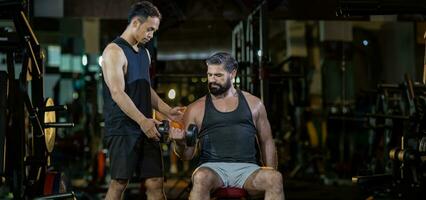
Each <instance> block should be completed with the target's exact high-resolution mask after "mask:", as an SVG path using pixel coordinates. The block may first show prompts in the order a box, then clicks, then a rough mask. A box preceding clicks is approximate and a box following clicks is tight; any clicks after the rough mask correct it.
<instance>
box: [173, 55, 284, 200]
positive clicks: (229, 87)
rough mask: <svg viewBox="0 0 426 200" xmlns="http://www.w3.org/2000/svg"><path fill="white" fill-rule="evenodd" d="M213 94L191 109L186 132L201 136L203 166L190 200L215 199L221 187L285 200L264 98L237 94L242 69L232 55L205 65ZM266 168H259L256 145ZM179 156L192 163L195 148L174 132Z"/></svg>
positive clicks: (194, 179) (194, 177) (213, 58)
mask: <svg viewBox="0 0 426 200" xmlns="http://www.w3.org/2000/svg"><path fill="white" fill-rule="evenodd" d="M206 64H207V78H208V88H209V91H210V94H207V95H206V96H204V97H202V98H200V99H198V100H197V101H195V102H194V103H192V104H191V105H189V106H188V108H187V110H186V111H185V115H184V124H185V127H186V128H185V129H187V127H188V126H189V124H195V125H196V126H197V127H198V130H200V132H199V136H198V138H199V140H200V142H199V150H200V166H199V167H198V168H197V169H196V170H195V171H194V173H193V175H192V182H193V187H192V190H191V193H190V199H191V200H202V199H203V200H204V199H206V200H207V199H210V193H211V192H213V191H214V190H216V189H217V188H219V187H238V188H244V189H245V190H247V191H248V193H249V194H250V195H256V194H259V193H264V195H265V199H268V200H271V199H274V200H277V199H279V200H282V199H284V191H283V180H282V175H281V173H280V172H278V171H277V170H276V168H277V157H276V147H275V143H274V140H273V138H272V134H271V127H270V125H269V121H268V118H267V114H266V110H265V107H264V105H263V103H262V102H261V101H260V99H259V98H257V97H255V96H253V95H251V94H249V93H247V92H244V91H240V90H238V89H236V88H234V86H233V84H232V80H233V79H234V78H235V76H236V74H237V68H238V63H237V61H236V60H235V59H234V58H233V57H232V56H231V55H230V54H229V53H216V54H214V55H212V56H211V57H209V58H208V59H207V60H206ZM256 137H257V139H258V140H259V143H260V144H259V145H260V154H261V157H263V161H264V163H263V164H264V165H265V166H264V167H260V166H259V165H258V163H259V162H258V159H257V158H256V153H257V148H256V145H257V141H256ZM170 138H171V139H172V140H174V142H175V143H176V145H175V147H176V148H175V152H176V154H177V155H178V156H180V157H181V158H182V159H191V158H192V157H193V155H194V150H195V148H194V147H188V146H186V143H185V132H184V131H183V130H181V129H175V128H171V131H170Z"/></svg>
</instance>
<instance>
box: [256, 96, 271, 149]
mask: <svg viewBox="0 0 426 200" xmlns="http://www.w3.org/2000/svg"><path fill="white" fill-rule="evenodd" d="M256 127H257V129H258V132H259V137H260V138H259V139H260V140H261V141H263V140H267V139H270V138H272V133H271V125H270V124H269V120H268V116H267V114H266V109H265V106H263V104H262V105H261V106H260V108H259V114H258V116H257V118H256Z"/></svg>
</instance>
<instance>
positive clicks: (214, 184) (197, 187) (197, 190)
mask: <svg viewBox="0 0 426 200" xmlns="http://www.w3.org/2000/svg"><path fill="white" fill-rule="evenodd" d="M192 184H193V186H192V189H191V193H190V194H189V199H190V200H210V192H211V191H213V190H215V189H217V188H219V187H220V186H222V185H223V183H222V180H221V179H220V177H219V176H218V175H217V174H216V173H215V172H214V171H212V170H210V169H208V168H206V167H201V168H199V169H197V171H195V172H194V174H193V176H192Z"/></svg>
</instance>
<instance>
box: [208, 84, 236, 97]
mask: <svg viewBox="0 0 426 200" xmlns="http://www.w3.org/2000/svg"><path fill="white" fill-rule="evenodd" d="M210 95H211V96H212V99H213V100H219V99H225V98H227V97H233V96H237V90H236V89H235V88H234V87H230V88H229V89H228V90H227V91H226V92H224V93H223V94H220V95H217V96H216V95H213V94H210Z"/></svg>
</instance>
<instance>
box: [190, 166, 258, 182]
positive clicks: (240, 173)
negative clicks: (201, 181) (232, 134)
mask: <svg viewBox="0 0 426 200" xmlns="http://www.w3.org/2000/svg"><path fill="white" fill-rule="evenodd" d="M201 167H206V168H209V169H211V170H213V171H214V172H216V173H217V174H218V175H219V177H220V179H222V182H223V187H237V188H243V186H244V183H245V182H246V180H247V178H248V177H249V176H250V175H251V174H253V173H254V172H255V171H256V170H258V169H260V166H259V165H256V164H252V163H227V162H207V163H203V164H202V165H200V166H199V167H198V168H197V169H195V170H194V173H195V172H196V171H197V170H198V169H200V168H201Z"/></svg>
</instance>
